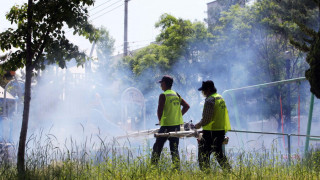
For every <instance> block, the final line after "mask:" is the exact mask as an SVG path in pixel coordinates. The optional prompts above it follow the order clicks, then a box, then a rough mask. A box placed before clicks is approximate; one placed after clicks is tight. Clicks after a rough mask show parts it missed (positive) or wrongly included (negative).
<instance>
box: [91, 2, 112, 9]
mask: <svg viewBox="0 0 320 180" xmlns="http://www.w3.org/2000/svg"><path fill="white" fill-rule="evenodd" d="M110 1H112V0H109V1H107V2H104V3H102V4H100V5H98V6H96V7H93V8H92V9H89V11H93V10H95V9H97V8H98V7H100V6H102V5H105V4H107V3H108V2H110Z"/></svg>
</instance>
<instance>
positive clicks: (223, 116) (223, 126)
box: [202, 93, 231, 132]
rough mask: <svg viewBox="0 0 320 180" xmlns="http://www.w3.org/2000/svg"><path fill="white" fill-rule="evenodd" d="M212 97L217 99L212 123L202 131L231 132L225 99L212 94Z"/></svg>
mask: <svg viewBox="0 0 320 180" xmlns="http://www.w3.org/2000/svg"><path fill="white" fill-rule="evenodd" d="M210 97H213V98H214V99H215V103H214V109H213V116H212V118H211V121H210V123H208V124H207V125H205V126H203V127H202V129H203V130H209V131H218V130H224V131H226V132H227V131H229V130H231V125H230V121H229V115H228V109H227V106H226V103H225V101H224V99H223V98H222V96H221V95H219V94H217V93H214V94H212V95H211V96H210Z"/></svg>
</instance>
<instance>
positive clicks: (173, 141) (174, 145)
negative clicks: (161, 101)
mask: <svg viewBox="0 0 320 180" xmlns="http://www.w3.org/2000/svg"><path fill="white" fill-rule="evenodd" d="M174 131H180V125H177V126H161V128H160V130H159V132H158V133H167V132H174ZM167 140H169V143H170V144H169V145H170V152H171V157H172V162H173V163H174V164H175V165H176V166H180V157H179V149H178V147H179V138H177V137H169V138H168V137H158V138H157V139H156V142H155V143H154V145H153V151H152V155H151V163H152V164H154V165H157V164H158V162H159V159H160V155H161V152H162V149H163V146H164V143H165V142H166V141H167Z"/></svg>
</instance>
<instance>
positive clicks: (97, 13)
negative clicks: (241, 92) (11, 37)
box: [0, 0, 211, 54]
mask: <svg viewBox="0 0 320 180" xmlns="http://www.w3.org/2000/svg"><path fill="white" fill-rule="evenodd" d="M24 2H27V0H9V1H7V0H6V1H4V0H2V3H1V6H0V31H1V32H2V31H4V30H5V29H7V28H8V27H10V26H11V25H10V23H9V22H8V21H7V20H6V19H5V14H6V12H8V11H9V9H10V7H11V6H13V5H14V4H22V3H24ZM208 2H211V0H130V1H129V10H128V12H129V19H128V23H129V24H128V41H129V50H134V49H137V48H140V47H143V46H146V45H148V44H150V42H152V41H154V40H155V37H156V36H157V34H158V33H159V30H158V29H155V27H154V24H155V23H156V22H157V21H158V20H159V17H160V16H161V15H162V14H163V13H169V14H172V15H174V16H175V17H179V18H183V19H189V20H191V21H194V20H198V21H203V20H204V18H206V17H207V15H206V10H207V6H206V4H207V3H208ZM123 4H124V0H96V2H95V6H94V7H92V8H90V14H91V17H92V18H91V21H92V23H93V24H94V25H95V26H96V27H101V26H104V27H106V28H107V29H108V30H109V32H110V34H111V36H112V37H113V38H114V39H115V40H116V42H115V48H116V51H115V54H118V53H122V51H123V27H124V5H123ZM69 34H70V35H69V39H70V40H71V41H72V42H73V43H75V44H77V45H78V46H79V47H80V49H82V50H84V51H86V52H87V53H89V52H90V49H91V44H90V43H89V42H88V41H87V40H85V39H83V38H81V37H74V36H72V35H71V34H72V33H71V32H69Z"/></svg>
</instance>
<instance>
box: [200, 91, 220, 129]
mask: <svg viewBox="0 0 320 180" xmlns="http://www.w3.org/2000/svg"><path fill="white" fill-rule="evenodd" d="M214 104H215V99H214V98H213V97H209V98H207V99H206V101H205V103H204V107H203V112H202V119H201V121H200V122H199V123H197V124H196V125H195V128H196V129H199V128H201V127H202V126H205V125H207V124H208V123H210V121H211V118H212V116H213V113H214V112H213V108H214Z"/></svg>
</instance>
